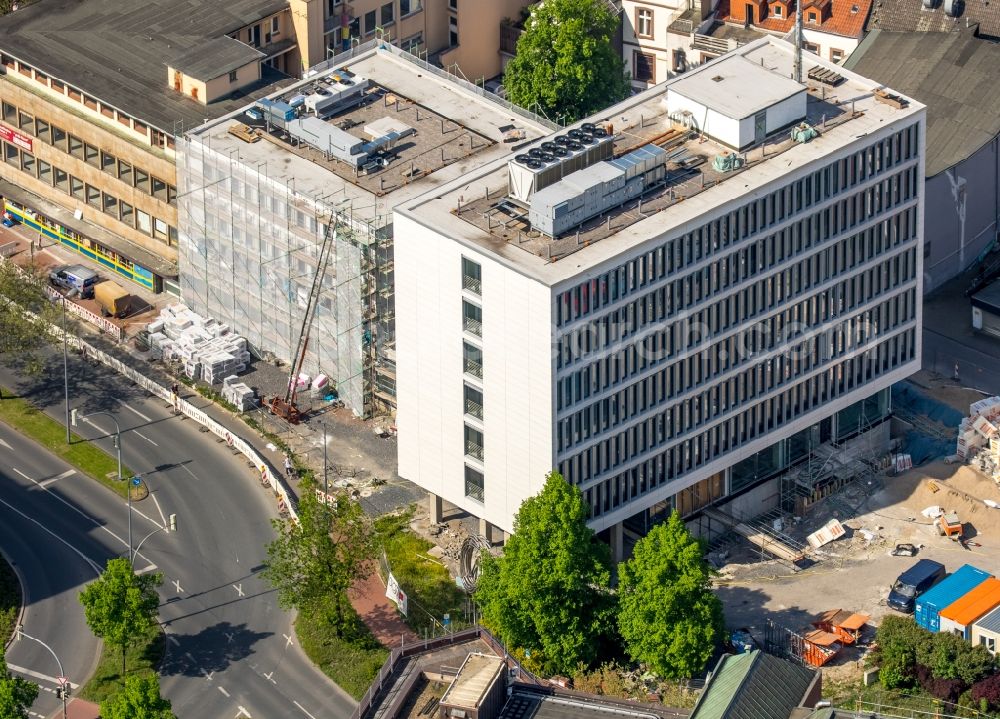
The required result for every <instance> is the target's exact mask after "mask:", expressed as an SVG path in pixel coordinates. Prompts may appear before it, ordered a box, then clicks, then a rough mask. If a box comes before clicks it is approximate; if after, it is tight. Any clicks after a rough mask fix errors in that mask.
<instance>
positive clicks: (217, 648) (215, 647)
mask: <svg viewBox="0 0 1000 719" xmlns="http://www.w3.org/2000/svg"><path fill="white" fill-rule="evenodd" d="M273 634H274V633H273V632H255V631H252V630H250V629H248V628H247V625H246V624H230V623H229V622H219V623H218V624H214V625H212V626H210V627H205V628H204V629H202V630H201V631H200V632H198V633H197V634H170V635H168V639H167V656H166V658H165V659H164V661H163V664H162V666H161V667H160V674H162V675H163V676H177V675H180V676H189V677H200V676H205V675H207V674H211V673H212V672H221V671H224V670H225V669H227V668H228V667H229V665H230V664H231V663H233V662H238V661H240V660H242V659H246V658H247V657H248V656H250V655H251V654H253V652H254V649H253V646H254V645H255V644H256V643H257V642H259V641H260V640H262V639H267V638H268V637H270V636H272V635H273ZM175 640H176V641H175Z"/></svg>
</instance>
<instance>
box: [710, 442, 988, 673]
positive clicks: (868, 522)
mask: <svg viewBox="0 0 1000 719" xmlns="http://www.w3.org/2000/svg"><path fill="white" fill-rule="evenodd" d="M881 482H882V486H881V488H874V491H872V490H869V491H871V494H870V496H869V494H868V493H867V492H866V491H865V490H864V489H863V488H861V487H858V486H857V484H852V485H849V486H848V487H846V488H845V489H844V490H842V491H841V492H839V493H837V494H836V495H833V496H831V497H828V498H827V499H824V500H823V501H821V502H819V503H818V504H816V505H814V506H813V507H812V508H811V510H810V511H809V512H807V513H806V514H805V516H804V517H802V518H801V521H800V522H798V523H797V524H796V525H793V526H792V527H790V528H786V529H787V531H788V533H789V534H793V535H794V534H798V535H799V536H804V535H805V534H808V533H809V532H812V531H814V530H815V529H818V528H819V527H820V526H822V525H823V524H824V523H825V522H826V521H827V520H828V519H829V518H831V517H837V518H838V519H839V520H840V521H841V522H842V523H843V525H844V527H845V529H846V530H847V532H846V534H845V536H843V537H841V538H840V539H838V540H835V541H833V542H831V543H829V544H827V545H825V546H824V547H822V548H821V549H820V550H818V551H816V552H815V553H814V556H815V558H817V559H818V560H819V561H817V562H816V564H814V565H812V566H811V567H808V568H806V569H803V570H796V569H795V568H793V567H791V566H790V565H788V564H786V563H782V562H780V561H778V560H767V559H765V561H761V557H760V554H759V553H758V552H755V551H751V550H749V549H747V548H746V547H745V546H743V547H740V546H739V545H736V546H735V547H734V548H733V549H731V550H730V556H729V557H727V560H728V562H729V563H728V564H725V565H723V566H722V567H721V568H720V572H719V580H718V584H717V592H718V594H719V597H720V598H721V599H722V602H723V606H724V608H725V613H726V622H727V625H728V626H729V627H730V628H731V629H740V628H747V629H749V630H750V631H751V633H752V634H753V635H754V637H755V638H756V639H757V640H758V641H761V640H762V639H763V637H764V626H765V623H766V621H767V620H768V619H770V620H771V621H772V622H774V623H775V624H778V625H781V626H784V627H786V628H788V629H792V630H800V629H803V628H805V627H807V626H808V625H809V622H810V621H811V620H812V619H813V618H814V617H815V615H817V614H819V613H821V612H823V611H825V610H828V609H837V608H839V609H846V610H850V611H854V612H862V613H865V614H868V615H870V616H871V617H872V621H871V624H872V625H877V623H878V622H879V621H880V619H881V618H882V617H884V616H885V615H887V614H891V613H893V612H892V610H890V609H889V608H888V607H887V606H886V605H885V597H886V596H887V594H888V592H889V588H890V586H891V584H892V582H893V581H894V580H895V578H896V577H897V576H898V575H899V574H900V573H901V572H902V571H903V570H905V569H906V568H908V567H909V566H910V565H912V564H913V562H915V561H916V559H914V558H910V557H893V556H891V555H890V554H889V551H890V550H891V549H892V548H893V547H894V546H895V545H896V544H897V543H902V542H909V543H911V544H915V545H918V546H919V548H920V549H919V554H918V555H917V558H929V559H934V560H937V561H939V562H941V563H943V564H944V565H945V567H946V568H947V570H948V571H949V572H954V571H955V570H956V569H958V568H959V567H960V566H961V565H963V564H966V563H968V564H973V565H975V566H977V567H979V568H981V569H984V570H986V571H988V572H991V573H993V574H1000V510H998V509H992V508H990V507H988V506H987V505H985V504H984V503H983V501H982V500H984V499H992V500H994V501H1000V487H998V485H997V484H995V483H994V482H993V481H992V480H991V479H990V478H988V477H987V476H985V475H984V474H982V473H981V472H979V470H978V469H975V468H973V467H971V466H966V465H958V464H947V463H945V462H943V461H941V462H934V463H931V464H928V465H925V466H923V467H918V468H915V469H912V470H909V471H907V472H905V473H903V474H901V475H899V476H891V477H884V478H882V480H881ZM935 487H936V490H935ZM933 505H937V506H940V507H942V508H943V509H945V510H946V511H957V512H958V513H959V516H960V518H961V519H962V521H963V522H964V523H965V533H966V537H967V538H969V539H970V540H971V541H970V542H969V546H968V549H963V548H962V546H961V545H959V544H958V543H956V542H953V541H951V540H949V539H947V538H945V537H940V536H938V534H937V530H936V529H935V528H934V527H933V526H932V524H931V520H930V519H928V518H927V517H925V516H923V515H922V514H921V512H922V510H924V509H925V508H927V507H930V506H933ZM862 530H865V532H862ZM866 534H867V535H868V536H866ZM869 537H870V538H869ZM714 559H715V561H716V563H718V564H721V562H720V561H719V557H718V555H716V556H715V558H714ZM862 656H863V650H858V649H855V648H851V649H849V650H846V651H842V652H841V655H840V656H838V657H837V658H836V659H834V660H833V662H831V664H828V665H827V667H829V668H830V672H829V673H830V674H831V675H832V676H833V677H834V678H849V677H850V676H852V675H855V676H856V675H857V673H858V671H859V669H858V666H857V661H858V660H859V659H860V658H862Z"/></svg>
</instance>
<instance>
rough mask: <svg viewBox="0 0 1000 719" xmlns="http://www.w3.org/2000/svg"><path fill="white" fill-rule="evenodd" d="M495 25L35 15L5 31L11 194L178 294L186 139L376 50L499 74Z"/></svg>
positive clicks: (193, 11)
mask: <svg viewBox="0 0 1000 719" xmlns="http://www.w3.org/2000/svg"><path fill="white" fill-rule="evenodd" d="M523 4H524V3H517V2H514V1H513V0H508V1H507V2H504V3H488V5H490V9H489V11H488V12H487V17H489V18H493V15H494V14H497V13H502V12H512V13H515V12H517V10H518V8H519V7H520V6H521V5H523ZM480 15H481V13H480V12H479V11H478V10H477V9H476V8H475V6H474V4H473V3H472V2H471V0H461V3H460V2H459V0H389V1H388V2H379V1H376V0H372V1H370V2H369V0H353V2H352V0H229V1H227V2H217V1H215V0H212V1H209V2H206V1H203V0H164V1H161V2H153V3H150V2H141V1H140V0H38V1H37V2H32V3H25V4H24V6H23V7H21V8H20V9H18V10H15V11H14V12H11V13H9V14H8V15H5V16H3V17H0V58H2V74H0V101H2V103H3V104H2V116H0V143H2V144H0V149H2V151H3V162H0V195H2V196H3V198H4V200H5V201H6V209H7V210H9V211H10V212H11V213H12V214H13V215H15V216H16V217H18V218H19V219H21V220H23V221H24V222H25V223H26V224H28V225H29V226H31V227H32V228H33V229H36V230H38V231H39V233H40V234H44V235H46V236H47V237H48V238H49V239H48V240H47V241H55V242H60V243H62V244H63V245H64V246H66V247H68V248H70V249H72V250H75V251H77V252H79V253H80V254H81V255H82V256H84V257H87V258H89V259H90V260H93V261H95V262H98V263H100V264H101V265H102V266H103V268H104V269H105V270H106V271H108V272H111V273H115V274H117V275H118V276H119V277H123V278H125V279H128V280H131V281H133V282H136V283H138V284H139V285H141V286H142V287H145V288H147V289H150V290H153V291H156V292H159V291H161V290H167V291H169V292H173V293H177V292H178V287H179V284H178V265H177V243H178V237H177V228H178V225H179V223H180V221H181V220H180V219H179V217H178V212H177V190H176V187H177V171H176V167H175V159H176V154H175V147H174V138H175V136H178V135H181V134H183V133H184V132H185V131H186V130H188V129H191V128H193V127H197V126H199V125H202V124H203V123H205V122H206V121H208V120H211V119H214V118H218V117H222V116H224V115H227V114H229V113H231V112H233V111H234V110H236V109H238V108H241V107H243V106H245V105H246V104H247V102H249V101H251V100H253V99H256V98H258V97H262V96H264V95H266V94H268V93H271V92H274V91H275V90H276V89H278V88H279V87H280V86H281V85H282V84H289V83H291V82H292V81H293V80H294V79H297V78H299V77H301V76H302V74H303V72H304V71H305V70H306V69H307V68H310V67H313V66H314V65H316V64H318V63H321V62H324V61H325V60H326V59H327V58H328V57H329V56H330V54H331V53H333V52H338V51H342V50H344V49H345V48H346V49H347V50H349V51H352V52H355V51H357V46H358V44H359V43H365V42H368V41H372V40H375V39H378V40H380V41H392V42H395V43H397V44H398V43H401V42H405V43H406V44H407V46H408V47H411V48H413V50H414V52H422V55H423V56H424V57H425V58H426V57H427V52H428V51H430V52H431V53H432V54H433V53H436V52H439V51H440V52H441V53H442V54H441V60H442V62H447V63H448V64H449V65H450V66H451V71H452V72H454V73H455V74H463V73H464V74H465V75H466V76H468V77H470V78H476V77H479V76H480V75H481V74H483V73H486V74H487V76H489V75H492V74H496V73H497V72H499V71H500V58H501V55H500V51H499V44H500V18H499V16H498V17H496V18H493V19H492V20H491V24H490V26H489V27H490V29H489V32H486V31H485V30H483V29H482V27H481V26H480V25H477V23H476V22H475V20H476V19H477V17H479V16H480ZM470 16H473V17H470ZM466 41H467V42H466Z"/></svg>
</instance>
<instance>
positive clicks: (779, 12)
mask: <svg viewBox="0 0 1000 719" xmlns="http://www.w3.org/2000/svg"><path fill="white" fill-rule="evenodd" d="M771 14H772V15H774V16H775V17H782V16H783V15H784V10H782V9H781V5H775V6H774V7H772V8H771Z"/></svg>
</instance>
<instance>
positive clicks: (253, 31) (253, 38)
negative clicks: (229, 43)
mask: <svg viewBox="0 0 1000 719" xmlns="http://www.w3.org/2000/svg"><path fill="white" fill-rule="evenodd" d="M249 36H250V44H251V45H253V46H254V47H260V25H254V26H252V27H251V28H250V31H249Z"/></svg>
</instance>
